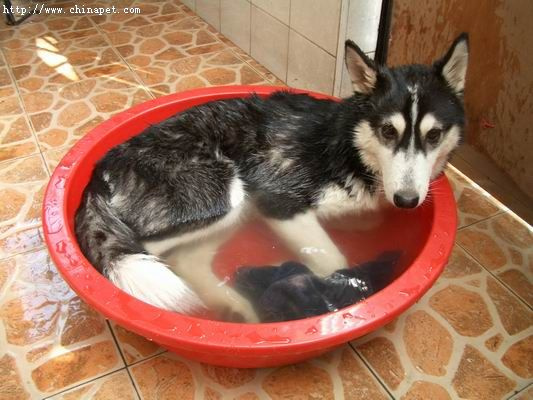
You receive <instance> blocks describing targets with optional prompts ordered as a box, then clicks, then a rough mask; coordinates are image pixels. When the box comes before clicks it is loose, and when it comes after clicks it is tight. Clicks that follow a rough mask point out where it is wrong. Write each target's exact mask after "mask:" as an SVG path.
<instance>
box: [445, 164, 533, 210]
mask: <svg viewBox="0 0 533 400" xmlns="http://www.w3.org/2000/svg"><path fill="white" fill-rule="evenodd" d="M457 156H458V157H459V158H461V160H462V161H463V162H465V163H466V164H468V166H469V167H470V168H471V169H472V170H473V171H474V172H475V173H477V174H479V175H481V176H482V177H483V178H485V179H487V180H488V181H490V182H491V183H492V184H494V185H496V186H500V182H499V181H495V180H494V179H491V177H490V176H489V175H487V174H485V173H484V172H483V171H481V170H479V168H477V167H476V166H475V165H474V164H472V163H471V162H469V161H468V159H466V158H465V157H464V156H462V155H461V154H457ZM489 161H492V162H493V165H494V167H495V168H497V169H499V170H500V171H501V172H503V173H505V172H504V171H502V169H501V168H499V166H498V165H496V163H494V161H493V160H490V158H489ZM452 165H453V164H452ZM455 168H457V169H458V170H459V171H461V170H460V169H459V168H458V167H455ZM461 173H463V174H464V175H466V176H467V177H468V178H469V179H470V180H472V181H473V182H475V183H476V184H477V185H479V186H480V187H481V188H482V189H483V190H484V191H486V192H487V193H489V194H490V195H491V196H492V197H493V198H495V199H496V200H498V201H499V202H500V203H502V204H504V203H503V201H501V200H499V199H498V197H497V193H496V192H495V191H494V190H492V191H491V190H489V189H488V188H487V187H486V185H482V184H481V183H478V182H476V180H475V179H474V178H473V177H470V176H469V175H468V173H467V172H463V171H461ZM511 179H512V178H511ZM512 183H513V184H514V185H515V186H516V189H518V190H520V191H521V192H522V194H524V195H525V193H524V192H523V191H522V190H521V189H520V187H518V185H517V184H516V183H515V182H514V181H512ZM514 193H515V191H514V190H513V191H512V192H510V193H508V194H509V195H510V196H511V197H512V198H513V200H515V201H516V202H518V203H520V204H521V205H522V206H524V207H529V204H526V203H524V201H523V199H522V198H520V197H518V196H516V195H515V194H514ZM505 206H506V207H508V208H510V207H509V206H507V205H505ZM515 213H516V212H515ZM517 215H518V214H517ZM521 218H522V217H521ZM522 219H524V218H522Z"/></svg>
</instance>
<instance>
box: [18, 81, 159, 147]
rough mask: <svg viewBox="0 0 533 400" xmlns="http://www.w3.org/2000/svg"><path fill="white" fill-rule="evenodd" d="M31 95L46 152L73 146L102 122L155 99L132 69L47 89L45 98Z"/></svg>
mask: <svg viewBox="0 0 533 400" xmlns="http://www.w3.org/2000/svg"><path fill="white" fill-rule="evenodd" d="M27 96H28V98H26V94H23V99H24V100H25V102H26V103H27V102H33V103H34V104H35V108H34V109H33V111H34V112H30V113H29V118H30V121H31V122H32V125H33V128H34V130H35V133H36V136H37V141H38V143H39V146H40V148H41V150H43V151H46V150H48V149H56V148H60V147H64V146H72V145H73V144H74V143H75V142H76V141H77V140H78V139H79V138H80V137H82V136H83V135H85V134H86V133H87V132H88V131H89V130H91V129H92V128H94V127H95V126H96V125H98V124H99V123H101V122H103V121H104V120H106V119H108V118H109V117H111V116H113V115H115V114H117V113H119V112H121V111H124V110H126V109H128V108H130V107H132V106H134V105H136V104H139V103H143V102H145V101H147V100H150V99H151V98H152V96H151V95H150V93H149V92H148V91H147V90H146V89H145V88H144V86H143V85H142V84H141V83H140V82H139V81H138V80H137V78H136V77H135V75H134V74H133V73H132V72H130V71H128V70H125V71H124V72H121V73H118V74H114V75H110V76H101V77H96V78H90V79H83V80H80V81H74V82H69V83H65V84H62V85H61V86H60V87H55V88H49V90H43V91H41V92H40V93H39V97H40V98H41V99H42V100H38V99H36V97H35V94H33V93H32V94H28V95H27Z"/></svg>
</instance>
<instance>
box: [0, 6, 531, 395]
mask: <svg viewBox="0 0 533 400" xmlns="http://www.w3.org/2000/svg"><path fill="white" fill-rule="evenodd" d="M57 4H59V5H60V6H63V7H64V9H65V10H68V8H69V7H72V6H73V5H74V4H76V3H75V2H74V1H67V2H58V3H57ZM105 4H107V3H106V2H105V1H99V0H88V1H85V5H86V6H89V5H95V6H98V5H105ZM114 4H115V5H116V6H117V7H126V6H135V7H140V9H141V13H140V14H138V15H125V14H115V15H103V16H98V15H68V13H67V14H66V15H63V16H44V15H39V16H33V17H32V18H30V19H29V20H28V21H26V22H25V23H23V24H22V25H20V26H17V27H15V28H12V27H8V26H6V25H5V24H3V23H0V198H1V201H0V376H2V377H3V379H0V398H1V399H13V400H15V399H16V400H18V399H39V398H53V399H82V398H83V399H86V398H92V399H109V398H113V399H140V398H142V399H165V398H179V399H235V400H255V399H263V400H264V399H355V400H358V399H378V400H380V399H391V398H394V399H406V400H407V399H410V400H415V399H437V400H440V399H458V398H465V399H488V400H490V399H508V398H513V399H520V400H526V399H531V398H532V396H533V389H531V384H532V382H533V365H532V363H531V360H533V329H532V323H533V316H532V311H531V306H532V302H533V299H532V297H531V293H533V290H532V276H533V250H532V249H533V233H532V229H531V227H530V226H528V225H527V224H525V223H524V222H523V221H522V220H520V219H519V218H517V217H516V216H515V215H514V214H513V213H512V212H510V211H509V210H508V208H507V207H505V206H504V205H503V204H501V203H500V202H498V201H496V200H495V199H493V198H492V197H491V196H490V195H488V194H487V193H486V192H485V191H483V190H482V189H481V188H480V187H479V186H478V185H476V184H475V183H474V182H472V181H471V180H469V179H468V178H466V177H465V176H464V175H463V174H461V172H459V171H458V170H456V169H454V168H451V167H450V168H449V169H448V171H447V174H448V177H449V178H450V181H451V183H452V186H453V189H454V194H455V197H456V199H457V203H458V216H459V231H458V235H457V241H456V246H455V248H454V252H453V254H452V257H451V259H450V262H449V264H448V266H447V268H446V270H445V272H444V274H443V275H442V277H441V278H440V279H439V280H438V282H437V283H436V284H435V286H434V287H433V288H432V289H431V290H430V291H429V292H428V293H427V294H426V295H425V296H424V297H423V298H422V299H421V300H420V301H419V302H418V303H417V304H416V305H415V306H413V307H412V308H411V309H410V310H408V311H407V312H406V313H405V314H403V315H402V316H401V317H399V318H398V319H397V320H395V321H393V322H392V323H390V324H388V325H387V326H385V327H384V328H382V329H379V330H377V331H375V332H373V333H372V334H370V335H368V336H366V337H364V338H361V339H359V340H357V341H354V342H352V343H350V344H346V345H344V346H342V347H341V348H339V349H337V350H335V351H333V352H330V353H328V354H325V355H323V356H321V357H318V358H316V359H313V360H309V361H307V362H304V363H300V364H296V365H291V366H285V367H280V368H269V369H258V370H243V369H234V368H220V367H213V366H208V365H203V364H200V363H196V362H191V361H189V360H185V359H183V358H181V357H178V356H176V355H173V354H170V353H168V352H166V351H165V350H164V349H162V348H160V347H159V346H157V345H156V344H154V343H153V342H150V341H147V340H146V339H144V338H142V337H140V336H138V335H136V334H134V333H132V332H129V331H127V330H125V329H124V328H122V327H120V326H117V325H115V324H114V323H112V322H109V321H106V320H105V319H104V318H103V317H101V316H100V315H98V314H97V313H96V312H94V311H93V310H91V309H90V307H88V306H87V305H86V304H85V303H83V301H81V300H80V299H79V297H78V296H76V294H74V293H73V292H72V291H71V290H70V289H69V287H68V286H67V285H66V283H65V282H64V281H63V280H62V279H61V277H60V275H59V274H58V272H57V270H56V268H55V266H54V265H53V263H52V262H51V260H50V258H49V256H48V253H47V251H46V249H45V247H44V243H43V236H42V228H41V222H40V206H41V201H42V196H43V193H44V188H45V185H46V183H47V181H48V179H49V176H50V174H51V172H52V171H53V169H54V168H55V166H56V165H57V163H58V162H59V160H60V159H61V157H62V156H63V155H64V154H65V153H66V151H68V149H69V148H70V147H71V146H72V145H73V144H74V143H75V142H76V141H77V140H78V139H79V138H80V137H82V136H83V135H84V134H85V133H86V132H88V131H89V130H90V129H91V128H92V127H94V126H96V125H97V124H99V123H100V122H101V121H104V120H105V119H107V118H109V117H110V116H112V115H114V114H116V113H117V112H120V111H122V110H124V109H127V108H129V107H131V106H132V105H135V104H138V103H141V102H144V101H146V100H148V99H151V98H155V97H157V96H161V95H165V94H167V93H173V92H176V91H182V90H186V89H190V88H196V87H204V86H213V85H228V84H274V85H283V82H281V81H279V80H278V79H277V78H276V77H275V76H274V75H273V74H271V73H270V72H269V71H268V70H266V69H265V68H264V67H263V66H261V65H260V64H258V63H257V62H256V61H255V60H253V59H252V58H251V57H250V56H249V55H247V54H246V53H245V52H243V51H242V50H241V49H239V48H238V47H237V46H235V45H234V44H233V43H232V42H231V41H229V40H228V39H226V38H225V37H224V36H222V35H221V34H220V33H218V32H217V31H216V30H214V29H213V28H212V27H210V26H209V25H208V24H206V23H205V22H204V21H202V20H201V19H200V18H198V17H197V16H196V15H194V14H193V13H192V12H191V11H190V10H189V9H188V8H187V7H186V6H184V5H182V4H181V3H179V2H178V1H174V0H166V1H150V0H145V1H138V0H120V1H117V2H114Z"/></svg>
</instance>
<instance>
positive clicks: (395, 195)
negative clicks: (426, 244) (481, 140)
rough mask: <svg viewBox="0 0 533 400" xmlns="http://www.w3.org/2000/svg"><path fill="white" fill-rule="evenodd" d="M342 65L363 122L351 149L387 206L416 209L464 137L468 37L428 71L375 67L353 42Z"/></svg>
mask: <svg viewBox="0 0 533 400" xmlns="http://www.w3.org/2000/svg"><path fill="white" fill-rule="evenodd" d="M345 61H346V66H347V68H348V72H349V74H350V78H351V80H352V84H353V87H354V92H355V94H354V96H353V97H352V98H351V100H352V101H353V105H354V107H355V109H354V112H356V113H358V114H359V118H361V117H362V119H359V121H358V123H357V124H356V126H355V128H354V132H353V143H354V145H355V147H356V148H357V150H358V152H359V154H360V156H361V158H362V161H363V163H364V164H365V165H366V166H367V167H368V168H369V169H370V170H371V171H372V172H373V173H374V174H375V175H376V176H377V177H378V178H379V179H380V180H381V183H382V185H383V189H384V191H385V196H386V197H387V199H388V200H389V201H390V202H391V203H393V204H394V205H396V206H397V207H402V208H413V207H417V206H418V205H420V204H422V202H423V201H424V200H425V198H426V195H427V193H428V190H429V185H430V181H431V179H433V178H435V177H436V176H437V175H438V174H439V173H440V172H441V171H442V169H443V168H444V166H445V164H446V162H447V160H448V158H449V156H450V153H451V152H452V150H453V149H455V148H456V147H457V145H458V144H459V142H460V141H461V138H462V135H463V128H464V124H465V116H464V108H463V89H464V84H465V76H466V68H467V64H468V36H467V35H466V34H462V35H461V36H459V37H458V38H457V39H456V40H455V41H454V42H453V44H452V46H451V47H450V49H449V50H448V52H447V53H446V54H445V55H444V57H442V58H441V59H440V60H438V61H436V62H435V63H434V64H433V65H431V66H426V65H407V66H402V67H398V68H387V67H385V66H377V65H375V64H374V62H373V61H372V60H370V59H369V58H368V57H367V56H366V55H365V54H364V53H363V52H362V51H361V49H360V48H359V47H357V46H356V45H355V44H354V43H353V42H351V41H347V42H346V52H345ZM348 103H350V100H348ZM360 104H366V105H367V107H365V111H364V112H360V111H357V108H358V107H359V106H358V105H360Z"/></svg>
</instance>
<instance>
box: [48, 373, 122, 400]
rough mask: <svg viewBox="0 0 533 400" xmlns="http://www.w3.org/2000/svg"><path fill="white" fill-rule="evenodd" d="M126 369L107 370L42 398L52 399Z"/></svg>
mask: <svg viewBox="0 0 533 400" xmlns="http://www.w3.org/2000/svg"><path fill="white" fill-rule="evenodd" d="M124 369H126V367H123V368H119V369H116V370H114V371H111V372H106V373H105V374H103V375H100V376H98V377H96V378H93V379H90V380H88V381H85V382H82V383H79V384H77V385H74V386H71V387H69V388H68V389H64V390H61V391H59V392H56V393H54V394H51V395H50V396H46V397H43V398H42V399H43V400H47V399H50V398H52V397H54V396H57V395H60V394H62V393H66V392H68V391H70V390H74V389H77V388H79V387H81V386H83V385H88V384H89V383H93V382H95V381H97V380H98V379H102V378H106V377H108V376H109V375H113V374H115V373H118V372H120V371H122V370H124Z"/></svg>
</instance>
